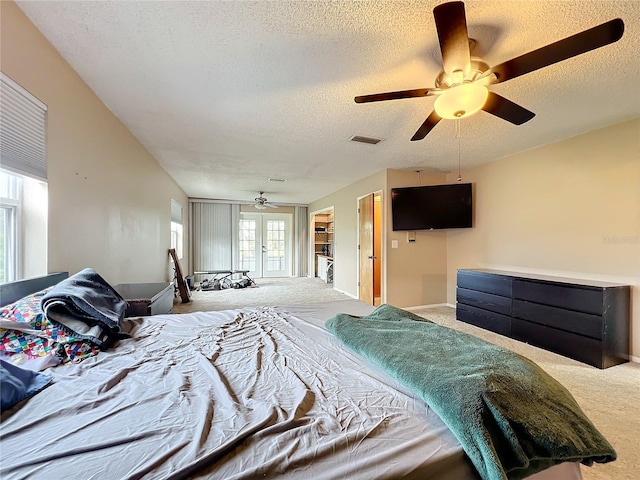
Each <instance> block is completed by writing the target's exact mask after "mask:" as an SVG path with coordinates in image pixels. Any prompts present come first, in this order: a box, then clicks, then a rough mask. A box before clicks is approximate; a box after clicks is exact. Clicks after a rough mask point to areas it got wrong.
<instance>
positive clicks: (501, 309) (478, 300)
mask: <svg viewBox="0 0 640 480" xmlns="http://www.w3.org/2000/svg"><path fill="white" fill-rule="evenodd" d="M456 299H457V301H458V303H464V304H465V305H471V306H473V307H478V308H482V309H484V310H489V311H490V312H496V313H501V314H503V315H511V298H509V297H501V296H500V295H494V294H492V293H485V292H478V291H476V290H468V289H466V288H458V289H457V290H456Z"/></svg>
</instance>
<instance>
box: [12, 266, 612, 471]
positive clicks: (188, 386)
mask: <svg viewBox="0 0 640 480" xmlns="http://www.w3.org/2000/svg"><path fill="white" fill-rule="evenodd" d="M60 280H61V277H60V276H51V277H46V280H45V283H46V284H48V285H54V284H55V285H58V284H59V282H60ZM42 288H45V285H43V280H42V279H39V281H38V282H37V283H36V284H29V283H28V282H27V283H26V284H23V285H21V287H20V291H19V292H18V293H17V294H16V293H13V294H12V295H11V296H8V295H6V293H5V294H3V291H0V295H2V300H3V301H2V303H5V301H4V300H6V299H7V298H13V296H15V295H18V294H19V295H27V294H28V293H32V292H35V291H36V290H39V289H42ZM16 298H17V297H16ZM372 313H374V312H373V307H370V306H368V305H365V304H362V303H360V302H358V301H355V300H354V301H350V300H346V301H341V302H333V303H328V304H323V305H320V304H317V305H297V306H288V307H287V306H280V307H255V308H245V309H240V310H226V311H216V312H198V313H193V314H182V315H158V316H153V317H140V318H132V319H126V320H124V321H122V323H121V328H122V332H121V335H122V336H121V338H120V339H119V340H118V341H117V342H115V343H114V344H112V345H108V346H107V347H106V348H104V349H102V350H101V351H100V352H99V353H98V354H96V355H91V356H89V357H88V358H85V359H83V360H82V361H80V362H78V363H73V362H67V363H65V364H61V365H58V366H55V367H48V368H46V369H44V370H42V371H41V372H39V373H38V375H46V376H47V378H48V379H49V383H48V384H47V385H45V386H43V387H41V388H39V389H38V390H37V393H34V394H32V395H31V396H29V397H28V398H25V399H24V400H22V401H20V402H18V403H16V404H15V405H13V406H11V407H9V408H7V409H5V411H4V412H3V413H2V423H1V425H0V438H1V440H0V442H1V445H0V451H1V452H2V457H1V460H0V477H1V478H3V479H18V478H30V479H38V478H52V474H53V475H54V476H55V474H57V473H60V472H64V473H63V476H64V478H67V479H76V478H77V479H86V478H100V479H125V478H131V479H134V478H149V479H150V478H154V479H155V478H163V479H165V478H166V479H179V478H185V479H186V478H194V479H200V478H202V479H218V478H220V479H240V478H247V479H249V478H274V477H275V478H299V479H311V478H313V479H344V478H356V479H360V478H362V479H373V478H381V479H382V478H421V479H444V480H447V479H452V480H453V479H455V480H464V479H474V480H476V479H478V478H481V476H480V474H479V473H478V472H479V470H478V468H476V466H474V463H473V462H472V461H471V460H470V456H469V455H468V454H467V453H465V449H464V448H463V446H462V444H461V442H460V441H459V440H458V438H457V437H456V436H455V435H454V434H453V433H452V430H451V429H450V428H448V427H447V425H446V424H445V423H444V422H443V420H442V418H441V416H440V415H438V414H436V413H435V411H434V409H433V408H431V407H430V406H429V405H428V404H427V403H426V402H425V401H424V400H423V398H422V396H421V395H418V394H416V393H415V392H414V391H413V390H412V389H411V388H409V387H408V386H407V385H406V384H405V383H403V382H402V381H400V380H398V379H397V376H394V375H392V374H390V373H388V372H387V371H385V370H383V369H382V368H381V367H380V366H379V365H378V364H376V362H372V361H368V360H366V359H365V358H364V357H363V356H362V355H361V354H359V353H356V351H354V350H353V349H351V348H348V347H347V346H346V345H347V344H346V343H345V342H344V341H341V340H340V339H339V338H337V337H336V335H335V334H334V333H331V332H329V331H328V330H327V328H326V325H327V321H328V320H330V319H336V318H341V317H340V315H345V314H348V315H351V316H353V317H352V318H354V319H357V318H367V316H369V315H370V314H372ZM344 318H346V317H344ZM344 318H343V319H344ZM350 318H351V317H350ZM442 328H444V327H442ZM358 335H359V334H358ZM611 455H612V456H611ZM611 455H610V457H609V458H607V459H604V456H603V459H601V460H598V459H596V461H609V460H612V459H614V458H615V452H613V453H612V454H611ZM576 460H577V461H565V462H562V463H559V464H557V465H554V466H552V467H550V468H545V469H544V470H542V471H540V472H538V473H535V474H533V475H532V476H530V477H529V478H532V479H536V480H543V479H580V478H581V474H580V467H579V461H580V460H581V459H576ZM585 463H586V462H585ZM483 477H484V478H491V477H487V474H486V473H485V474H484V475H483ZM505 478H506V477H505ZM509 478H521V475H519V474H518V473H517V472H516V473H513V472H512V473H510V474H509Z"/></svg>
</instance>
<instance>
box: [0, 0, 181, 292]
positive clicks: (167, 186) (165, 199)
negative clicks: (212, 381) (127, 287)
mask: <svg viewBox="0 0 640 480" xmlns="http://www.w3.org/2000/svg"><path fill="white" fill-rule="evenodd" d="M0 8H1V16H2V19H1V27H2V30H1V32H2V37H1V45H2V47H1V48H2V50H1V57H0V58H1V62H2V63H1V65H0V67H1V69H2V71H3V72H4V73H5V74H7V75H8V76H9V77H11V78H12V79H13V80H14V81H16V82H18V83H19V84H20V85H22V86H23V87H24V88H25V89H27V90H28V91H29V92H31V93H32V94H33V95H34V96H36V97H37V98H39V99H40V100H41V101H42V102H44V103H45V104H46V105H47V106H48V118H47V165H48V191H49V218H48V226H49V232H48V269H49V271H61V270H65V271H66V270H68V271H69V272H71V273H75V272H77V271H79V270H81V269H82V268H85V267H93V268H95V269H96V270H97V271H98V272H99V273H100V274H102V275H103V276H104V277H105V278H106V279H107V281H109V282H111V283H122V282H143V281H151V282H153V281H162V280H165V279H166V278H167V276H168V275H169V273H168V272H169V261H168V255H167V249H168V248H169V246H170V221H171V199H172V198H173V199H175V200H176V201H178V202H179V203H180V204H181V205H182V207H183V212H186V211H187V205H188V202H187V196H186V195H185V193H184V192H183V191H182V190H181V189H180V188H179V187H178V186H177V184H176V183H175V182H174V181H173V180H172V179H171V178H170V177H169V176H168V175H167V173H166V172H165V171H164V170H163V169H162V168H161V167H160V166H159V164H158V163H157V162H156V161H155V160H154V159H153V157H152V156H151V155H150V154H149V153H148V152H147V151H146V150H145V148H144V147H143V146H142V145H141V144H140V143H139V142H138V141H137V140H136V139H135V138H134V137H133V135H132V134H131V133H130V132H129V130H128V129H127V128H126V127H125V126H124V125H123V124H122V123H121V122H120V121H119V120H118V119H117V118H116V117H115V116H114V115H113V114H112V113H111V112H110V111H109V109H108V108H107V107H105V105H104V104H103V103H102V102H101V101H100V100H99V99H98V98H97V97H96V95H95V94H94V93H93V92H92V91H91V89H89V87H88V86H87V85H86V84H85V83H84V82H83V81H82V79H81V78H80V77H79V76H78V75H77V74H76V73H75V72H74V70H73V69H72V68H71V67H70V66H69V65H68V64H67V63H66V61H65V60H64V59H63V58H62V57H61V56H60V55H59V54H58V53H57V52H56V51H55V50H54V48H53V47H52V46H51V45H50V44H49V42H48V41H47V40H46V39H45V38H44V37H43V36H42V35H41V34H40V32H39V31H38V30H37V29H36V28H35V27H34V26H33V24H32V23H31V22H30V21H29V20H28V19H27V18H26V16H24V15H23V13H22V11H21V10H20V9H19V8H18V7H17V6H16V5H15V4H14V3H13V2H8V1H3V2H1V6H0ZM184 217H185V218H184V222H185V232H187V231H188V229H187V225H186V222H187V218H186V217H187V216H186V215H184ZM184 245H189V242H188V241H187V239H186V238H185V243H184Z"/></svg>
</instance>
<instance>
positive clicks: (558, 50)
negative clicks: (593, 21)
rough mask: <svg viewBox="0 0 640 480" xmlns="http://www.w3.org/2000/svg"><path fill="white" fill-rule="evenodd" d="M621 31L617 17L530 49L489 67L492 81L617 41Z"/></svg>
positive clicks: (512, 76)
mask: <svg viewBox="0 0 640 480" xmlns="http://www.w3.org/2000/svg"><path fill="white" fill-rule="evenodd" d="M623 33H624V22H623V21H622V20H621V19H619V18H616V19H614V20H610V21H608V22H606V23H603V24H602V25H598V26H597V27H593V28H590V29H588V30H585V31H583V32H580V33H577V34H575V35H572V36H570V37H567V38H565V39H562V40H559V41H557V42H555V43H551V44H549V45H547V46H546V47H542V48H539V49H537V50H533V51H532V52H529V53H525V54H524V55H520V56H519V57H516V58H513V59H511V60H508V61H506V62H504V63H501V64H500V65H497V66H495V67H492V68H491V71H492V72H493V73H495V74H496V76H497V77H498V79H497V81H496V82H495V83H500V82H506V81H507V80H511V79H512V78H516V77H519V76H520V75H524V74H525V73H529V72H533V71H534V70H538V69H540V68H544V67H546V66H548V65H553V64H554V63H558V62H561V61H562V60H566V59H568V58H571V57H575V56H577V55H580V54H582V53H586V52H589V51H591V50H595V49H596V48H600V47H604V46H605V45H609V44H610V43H614V42H617V41H618V40H620V38H621V37H622V34H623Z"/></svg>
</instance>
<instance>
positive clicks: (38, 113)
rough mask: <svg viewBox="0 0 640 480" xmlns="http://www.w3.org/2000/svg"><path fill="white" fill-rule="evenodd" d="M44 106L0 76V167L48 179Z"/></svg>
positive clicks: (1, 74)
mask: <svg viewBox="0 0 640 480" xmlns="http://www.w3.org/2000/svg"><path fill="white" fill-rule="evenodd" d="M46 114H47V106H46V105H45V104H44V103H42V102H41V101H40V100H38V99H37V98H36V97H34V96H33V95H31V94H30V93H29V92H27V91H26V90H25V89H24V88H22V87H21V86H20V85H18V84H17V83H16V82H14V81H13V80H11V79H10V78H9V77H7V76H6V75H5V74H3V73H0V164H2V167H3V168H6V169H7V170H11V171H14V172H16V173H20V174H23V175H27V176H29V177H33V178H36V179H39V180H46V179H47V138H46Z"/></svg>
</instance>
